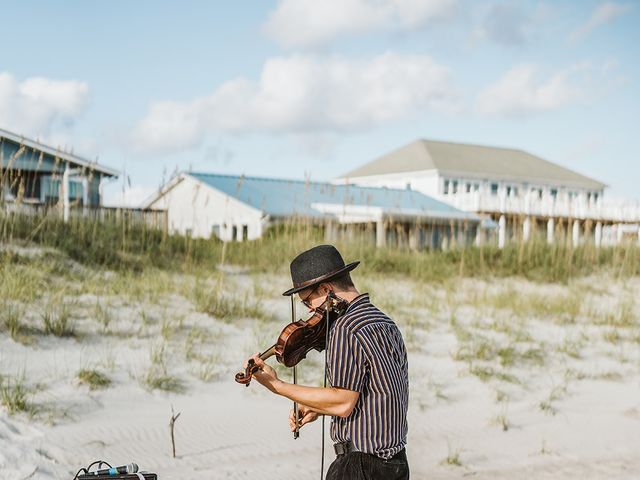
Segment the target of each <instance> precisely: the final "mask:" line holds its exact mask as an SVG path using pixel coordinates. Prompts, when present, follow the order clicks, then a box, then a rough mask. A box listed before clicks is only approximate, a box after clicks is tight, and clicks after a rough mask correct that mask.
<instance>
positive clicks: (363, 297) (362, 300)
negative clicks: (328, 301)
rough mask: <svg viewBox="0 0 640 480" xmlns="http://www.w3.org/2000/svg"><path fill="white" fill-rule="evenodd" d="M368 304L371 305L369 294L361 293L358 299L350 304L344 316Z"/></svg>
mask: <svg viewBox="0 0 640 480" xmlns="http://www.w3.org/2000/svg"><path fill="white" fill-rule="evenodd" d="M368 303H369V294H368V293H361V294H360V295H358V296H357V297H356V298H354V299H353V300H351V302H350V303H349V306H348V307H347V310H346V311H345V312H344V314H345V315H348V314H349V313H351V312H353V311H354V310H357V309H358V308H360V307H362V306H364V305H367V304H368Z"/></svg>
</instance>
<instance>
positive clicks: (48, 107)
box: [0, 73, 89, 136]
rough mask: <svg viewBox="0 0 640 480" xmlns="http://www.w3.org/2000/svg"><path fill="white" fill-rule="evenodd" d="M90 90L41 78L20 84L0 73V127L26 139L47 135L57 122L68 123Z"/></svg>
mask: <svg viewBox="0 0 640 480" xmlns="http://www.w3.org/2000/svg"><path fill="white" fill-rule="evenodd" d="M88 99H89V86H88V85H87V84H86V83H84V82H79V81H75V80H51V79H48V78H42V77H33V78H28V79H26V80H24V81H22V82H19V81H18V80H16V78H15V77H14V76H13V75H11V74H9V73H0V126H1V127H2V128H5V129H7V130H11V131H13V132H16V133H20V134H25V135H29V136H38V135H46V134H47V133H48V132H49V131H50V130H51V129H52V127H53V126H54V125H55V124H56V123H57V122H62V123H67V124H68V123H71V122H73V121H74V120H75V119H76V118H77V117H78V116H79V115H81V114H82V113H83V112H84V111H85V109H86V107H87V103H88Z"/></svg>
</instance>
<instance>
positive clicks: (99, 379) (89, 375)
mask: <svg viewBox="0 0 640 480" xmlns="http://www.w3.org/2000/svg"><path fill="white" fill-rule="evenodd" d="M76 378H77V379H78V382H80V383H81V384H83V385H87V386H88V387H89V390H98V389H100V388H106V387H108V386H109V385H111V380H110V379H109V377H107V376H106V375H105V374H104V373H101V372H99V371H98V370H93V369H89V368H83V369H82V370H80V371H79V372H78V373H77V374H76Z"/></svg>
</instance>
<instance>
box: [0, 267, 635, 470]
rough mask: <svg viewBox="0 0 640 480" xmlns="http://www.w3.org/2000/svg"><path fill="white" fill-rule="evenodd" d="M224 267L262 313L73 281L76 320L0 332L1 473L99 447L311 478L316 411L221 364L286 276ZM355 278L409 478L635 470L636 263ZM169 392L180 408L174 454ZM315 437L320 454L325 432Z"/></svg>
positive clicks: (137, 456) (118, 456) (255, 329)
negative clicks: (390, 358)
mask: <svg viewBox="0 0 640 480" xmlns="http://www.w3.org/2000/svg"><path fill="white" fill-rule="evenodd" d="M233 275H234V278H233V279H232V280H230V281H233V282H236V284H245V285H254V287H253V288H254V290H255V285H256V284H257V285H263V286H265V287H264V288H263V290H261V292H260V295H261V296H262V301H261V303H262V305H263V306H264V308H265V309H267V310H269V311H270V312H274V313H273V315H272V316H271V314H270V316H271V317H272V318H271V317H270V318H267V319H266V320H265V319H261V320H260V319H252V318H233V319H224V320H220V319H216V318H212V317H211V316H210V315H207V314H205V313H200V312H198V311H196V308H195V306H194V304H193V303H192V302H191V300H189V299H188V298H185V296H184V295H182V294H181V293H173V294H168V295H163V296H162V297H161V298H159V299H157V300H149V299H145V300H141V301H135V299H134V300H132V299H131V298H123V297H121V296H104V295H103V296H99V298H98V297H96V295H94V294H91V293H83V294H81V295H79V296H77V297H76V298H74V321H75V328H76V332H78V334H77V335H76V336H75V337H71V338H60V337H56V336H52V335H33V337H34V338H31V340H30V341H27V342H24V344H23V343H20V342H16V341H14V340H12V339H11V337H10V336H9V335H8V334H6V333H1V334H0V373H1V374H2V375H4V376H5V378H12V379H17V378H20V377H22V378H23V382H24V383H25V385H26V386H27V387H28V388H29V390H30V392H31V393H30V397H29V398H30V401H31V402H32V404H33V405H34V406H35V409H34V412H33V414H32V415H31V416H29V415H27V414H26V413H16V414H13V415H9V414H8V412H7V411H6V409H0V478H2V479H12V480H14V479H26V478H46V479H54V478H56V479H58V478H59V479H71V478H72V477H73V475H74V474H75V472H76V471H77V470H78V469H79V468H80V467H82V466H86V465H88V464H89V463H91V462H92V461H95V460H100V459H102V460H106V461H108V462H110V463H112V464H118V465H120V464H128V463H130V462H136V463H137V464H138V465H139V466H140V467H141V468H142V469H144V470H148V471H153V472H156V473H157V474H158V475H159V478H163V479H165V478H166V479H169V478H176V479H177V478H192V479H195V478H211V479H217V478H234V479H255V478H279V479H282V480H286V479H296V480H302V479H315V478H319V476H320V461H321V453H320V452H321V422H320V421H317V422H315V423H313V424H309V425H307V426H305V427H304V428H303V429H302V431H301V435H300V438H299V439H297V440H294V439H293V438H292V435H291V432H290V431H289V428H288V414H289V409H290V408H291V402H290V401H288V400H286V399H284V398H280V397H276V396H274V395H272V394H270V393H269V392H267V391H266V390H265V389H264V388H262V387H261V386H260V385H259V384H257V383H256V382H254V383H253V384H252V385H251V386H250V387H249V388H245V387H243V386H241V385H238V384H236V383H235V382H234V380H233V375H234V374H235V372H236V371H238V370H239V367H240V366H241V365H242V363H243V361H244V359H245V358H246V357H247V356H248V355H250V354H251V353H253V352H255V351H257V350H261V349H265V348H266V347H268V346H270V345H268V344H267V343H265V342H271V343H272V342H274V341H275V339H276V337H277V335H278V333H279V331H280V329H281V328H282V327H283V326H284V324H285V323H286V322H287V321H288V320H287V318H288V315H289V313H288V312H289V304H288V301H287V299H283V298H282V297H280V296H279V290H280V289H282V287H286V285H287V284H288V282H287V278H286V277H285V276H274V275H253V276H251V275H249V274H248V273H242V272H239V273H238V272H236V273H234V274H233ZM239 280H240V281H239ZM355 280H356V282H357V281H358V278H357V276H356V278H355ZM177 281H180V279H178V280H177ZM360 283H361V284H362V285H363V287H366V290H368V291H370V292H371V295H372V301H373V302H374V303H377V304H378V305H379V306H381V307H382V308H383V310H386V311H388V313H389V314H390V315H391V316H392V318H394V319H395V320H396V321H397V322H398V324H399V326H400V328H401V329H402V331H403V335H404V336H405V340H406V343H407V346H408V349H409V352H410V353H409V362H410V384H411V394H410V395H411V398H410V409H409V435H408V446H407V452H408V458H409V462H410V468H411V476H412V478H415V479H454V478H466V477H469V478H475V479H501V478H504V479H506V478H509V479H513V478H517V479H575V478H580V479H581V480H586V479H608V480H612V479H634V478H639V477H638V472H640V453H639V452H640V321H639V307H640V305H639V304H638V302H637V301H636V299H635V293H634V292H640V279H635V278H634V279H626V280H615V279H609V278H602V279H600V278H587V279H582V280H580V281H577V282H575V283H573V284H571V285H551V284H535V283H532V282H528V281H525V280H521V279H517V280H514V279H496V280H492V281H478V280H472V279H464V280H459V281H452V283H450V284H448V285H444V286H434V285H419V284H416V283H414V282H409V281H406V280H404V281H402V280H397V281H394V288H395V289H397V292H398V293H397V294H394V293H392V292H391V290H390V288H388V285H389V280H388V279H384V278H377V279H368V278H367V279H361V282H360ZM593 285H596V286H597V288H594V287H593ZM277 287H280V289H278V288H277ZM250 288H251V287H250ZM363 289H364V288H363ZM563 295H564V296H565V297H562V296H563ZM574 295H579V296H580V302H581V303H582V304H583V305H589V308H588V309H587V308H584V307H579V308H578V313H577V314H576V315H575V317H574V318H568V317H567V316H566V313H563V312H564V311H563V309H562V308H560V307H557V306H556V307H554V308H557V309H558V310H557V311H555V310H554V309H552V308H549V307H548V306H545V305H544V303H545V302H544V301H543V302H542V304H540V299H543V300H544V299H545V298H546V297H548V298H549V299H550V301H549V303H553V301H552V300H553V299H556V300H557V297H558V296H560V297H561V298H566V299H570V298H571V297H572V296H574ZM513 296H517V297H518V298H524V299H527V298H535V299H537V300H536V301H537V302H538V303H536V302H533V303H531V302H528V303H527V302H525V303H524V304H522V302H521V303H520V304H519V303H517V302H516V303H513V302H511V300H510V297H513ZM629 299H630V300H629ZM96 302H102V303H103V304H104V305H106V306H107V307H105V308H108V309H109V310H110V315H111V320H110V321H109V325H108V328H105V327H104V325H100V324H99V322H97V321H96V319H95V315H94V313H92V312H93V310H92V305H95V304H96ZM624 302H626V303H624ZM523 305H524V306H523ZM532 305H533V306H532ZM621 305H623V306H624V305H626V306H624V308H626V309H627V310H626V316H625V317H624V318H621V317H620V318H619V317H618V316H617V315H618V313H617V312H618V311H619V310H620V308H622V307H621ZM629 308H630V309H631V310H630V313H629V311H628V309H629ZM141 312H144V313H143V314H141ZM607 315H609V316H607ZM27 316H28V314H27ZM30 321H31V322H34V323H36V322H38V318H37V315H36V314H35V313H33V314H32V317H31V320H30ZM194 332H196V333H194ZM274 362H275V360H273V359H272V363H274ZM81 368H87V369H95V370H98V371H101V372H103V373H104V374H105V375H107V376H108V377H109V379H110V380H111V382H112V383H111V385H110V386H108V387H107V388H102V389H95V390H90V389H89V387H88V386H86V385H83V384H80V382H79V381H78V379H77V372H78V371H79V370H80V369H81ZM150 371H155V372H156V373H158V372H160V373H161V374H166V375H167V376H169V377H171V378H173V379H178V380H179V382H181V383H180V384H179V387H180V389H181V390H182V391H179V392H178V391H174V392H171V391H163V390H161V389H153V388H150V387H149V385H148V384H147V383H145V378H148V374H149V372H150ZM279 371H280V372H281V375H283V377H284V378H287V376H289V375H290V372H287V371H285V370H282V369H281V370H279ZM321 371H322V356H321V355H320V354H318V353H312V354H310V358H309V359H308V360H305V361H304V362H303V363H301V365H300V376H301V378H302V380H303V382H305V383H307V384H312V385H320V383H321V381H322V374H321ZM303 382H301V383H303ZM172 407H173V409H174V411H175V413H178V412H179V413H180V417H179V418H178V420H177V421H176V424H175V438H176V453H177V456H176V458H173V457H172V455H171V440H170V434H169V420H170V418H171V415H172ZM328 420H329V419H327V425H326V428H327V430H328V423H329V422H328ZM325 445H326V453H325V469H326V467H327V466H328V464H329V463H330V462H331V461H332V459H333V457H334V456H333V452H332V448H331V440H330V438H329V436H328V434H327V436H326V439H325Z"/></svg>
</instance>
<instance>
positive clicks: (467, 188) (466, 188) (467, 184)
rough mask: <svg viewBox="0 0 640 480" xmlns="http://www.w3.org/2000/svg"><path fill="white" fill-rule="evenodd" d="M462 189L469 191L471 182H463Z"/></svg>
mask: <svg viewBox="0 0 640 480" xmlns="http://www.w3.org/2000/svg"><path fill="white" fill-rule="evenodd" d="M464 190H465V192H467V193H471V184H470V183H469V182H467V183H465V185H464Z"/></svg>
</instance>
